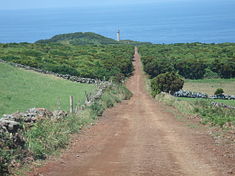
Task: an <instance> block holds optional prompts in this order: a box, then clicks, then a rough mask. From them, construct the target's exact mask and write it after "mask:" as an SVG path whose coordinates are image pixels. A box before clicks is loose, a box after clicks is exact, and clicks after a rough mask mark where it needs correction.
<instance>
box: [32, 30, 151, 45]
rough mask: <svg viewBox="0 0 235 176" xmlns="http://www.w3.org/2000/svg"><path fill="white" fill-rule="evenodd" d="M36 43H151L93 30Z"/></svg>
mask: <svg viewBox="0 0 235 176" xmlns="http://www.w3.org/2000/svg"><path fill="white" fill-rule="evenodd" d="M36 43H40V44H45V43H62V44H72V45H108V44H128V45H145V44H151V43H150V42H138V41H133V40H121V41H119V42H118V41H116V40H114V39H111V38H108V37H104V36H102V35H99V34H96V33H93V32H75V33H68V34H60V35H55V36H54V37H52V38H50V39H46V40H39V41H37V42H36Z"/></svg>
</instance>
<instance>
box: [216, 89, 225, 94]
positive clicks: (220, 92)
mask: <svg viewBox="0 0 235 176" xmlns="http://www.w3.org/2000/svg"><path fill="white" fill-rule="evenodd" d="M223 93H224V90H223V89H221V88H218V89H216V91H215V95H222V94H223Z"/></svg>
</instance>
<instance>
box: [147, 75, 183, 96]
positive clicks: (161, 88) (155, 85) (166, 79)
mask: <svg viewBox="0 0 235 176" xmlns="http://www.w3.org/2000/svg"><path fill="white" fill-rule="evenodd" d="M183 85H184V80H183V79H182V78H181V77H180V76H179V75H178V74H176V73H174V72H167V73H163V74H160V75H158V76H157V77H155V78H154V79H152V81H151V88H152V91H153V92H152V95H153V96H155V95H156V94H158V93H160V92H167V93H170V94H173V93H175V92H176V91H178V90H180V89H182V88H183Z"/></svg>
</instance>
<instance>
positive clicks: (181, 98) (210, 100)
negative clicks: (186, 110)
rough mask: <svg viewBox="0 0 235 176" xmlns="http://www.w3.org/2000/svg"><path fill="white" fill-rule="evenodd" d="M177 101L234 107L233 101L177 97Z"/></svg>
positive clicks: (234, 102) (234, 101)
mask: <svg viewBox="0 0 235 176" xmlns="http://www.w3.org/2000/svg"><path fill="white" fill-rule="evenodd" d="M176 99H177V100H183V101H189V102H196V101H200V100H202V101H208V102H209V103H212V102H218V103H223V104H226V105H230V106H234V107H235V100H220V99H200V98H185V97H177V98H176Z"/></svg>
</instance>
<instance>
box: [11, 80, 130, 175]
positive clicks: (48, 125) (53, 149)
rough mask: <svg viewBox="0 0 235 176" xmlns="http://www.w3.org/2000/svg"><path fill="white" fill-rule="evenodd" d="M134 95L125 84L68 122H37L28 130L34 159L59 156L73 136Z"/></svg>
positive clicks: (18, 172) (21, 172) (24, 169)
mask: <svg viewBox="0 0 235 176" xmlns="http://www.w3.org/2000/svg"><path fill="white" fill-rule="evenodd" d="M131 96H132V93H131V92H130V91H129V90H128V89H127V88H126V87H125V86H123V85H113V86H111V87H109V88H107V89H106V90H105V92H104V93H103V95H102V97H101V99H99V100H96V102H95V103H94V104H93V105H91V106H89V107H86V108H85V109H84V110H82V111H80V113H79V114H77V115H70V116H69V117H67V118H64V119H57V120H53V119H48V120H46V121H45V120H43V121H39V122H37V123H36V124H35V125H34V126H33V127H32V128H29V129H28V130H26V132H25V134H24V136H25V138H26V141H27V143H26V148H27V149H28V150H29V151H30V153H32V155H33V157H34V159H36V160H39V161H40V160H42V159H45V158H47V157H48V156H49V155H55V154H58V151H60V149H63V148H65V147H66V146H67V145H68V143H69V140H70V135H71V134H74V133H78V132H79V131H80V130H81V128H83V127H84V126H86V125H88V124H92V123H95V121H96V120H97V119H98V118H99V116H101V115H102V114H103V112H104V110H105V109H107V108H110V107H112V106H114V105H115V104H116V103H118V102H121V101H122V100H127V99H130V98H131ZM29 170H30V166H26V167H22V168H21V169H17V170H13V173H14V174H15V175H19V176H23V175H25V172H28V171H29Z"/></svg>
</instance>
